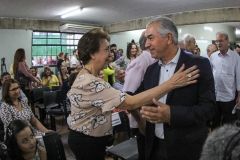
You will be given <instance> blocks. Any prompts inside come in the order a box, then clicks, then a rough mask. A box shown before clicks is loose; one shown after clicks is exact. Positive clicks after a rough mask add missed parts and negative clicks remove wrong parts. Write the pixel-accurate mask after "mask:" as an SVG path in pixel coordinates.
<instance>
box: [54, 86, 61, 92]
mask: <svg viewBox="0 0 240 160" xmlns="http://www.w3.org/2000/svg"><path fill="white" fill-rule="evenodd" d="M61 89H62V86H52V91H59V90H60V91H61Z"/></svg>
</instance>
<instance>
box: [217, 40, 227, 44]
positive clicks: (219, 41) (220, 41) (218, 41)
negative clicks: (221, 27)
mask: <svg viewBox="0 0 240 160" xmlns="http://www.w3.org/2000/svg"><path fill="white" fill-rule="evenodd" d="M225 40H226V39H223V40H222V39H221V40H216V41H215V43H216V44H217V43H222V42H224V41H225Z"/></svg>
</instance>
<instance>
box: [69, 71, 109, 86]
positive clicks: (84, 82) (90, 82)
mask: <svg viewBox="0 0 240 160" xmlns="http://www.w3.org/2000/svg"><path fill="white" fill-rule="evenodd" d="M105 83H106V82H105V81H104V80H103V79H101V78H98V77H95V76H93V75H92V74H80V75H78V76H77V77H76V79H75V81H74V83H73V85H72V88H78V89H84V88H86V87H87V86H88V87H93V86H95V85H96V84H98V85H100V84H103V85H106V84H105ZM88 87H87V88H88Z"/></svg>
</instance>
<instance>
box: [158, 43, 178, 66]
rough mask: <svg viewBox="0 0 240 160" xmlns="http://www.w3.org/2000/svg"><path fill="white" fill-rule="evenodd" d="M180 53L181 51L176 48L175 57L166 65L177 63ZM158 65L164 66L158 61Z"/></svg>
mask: <svg viewBox="0 0 240 160" xmlns="http://www.w3.org/2000/svg"><path fill="white" fill-rule="evenodd" d="M180 53H181V49H180V48H179V47H178V51H177V54H176V55H175V56H174V57H173V59H172V60H171V61H170V62H168V63H167V64H169V63H177V62H178V59H179V57H180ZM158 64H159V66H162V65H164V64H163V62H162V61H161V60H159V61H158ZM167 64H165V65H167Z"/></svg>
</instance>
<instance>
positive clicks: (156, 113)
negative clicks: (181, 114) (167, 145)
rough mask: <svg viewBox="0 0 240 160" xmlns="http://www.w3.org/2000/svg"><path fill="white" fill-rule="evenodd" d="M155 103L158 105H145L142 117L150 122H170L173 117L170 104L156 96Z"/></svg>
mask: <svg viewBox="0 0 240 160" xmlns="http://www.w3.org/2000/svg"><path fill="white" fill-rule="evenodd" d="M153 103H154V104H156V105H157V106H158V107H152V106H143V107H142V109H141V111H140V113H141V114H142V117H143V118H145V119H147V121H149V122H150V123H169V122H170V118H171V112H170V107H169V105H167V104H164V103H162V102H159V101H157V100H156V99H155V98H154V99H153Z"/></svg>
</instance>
